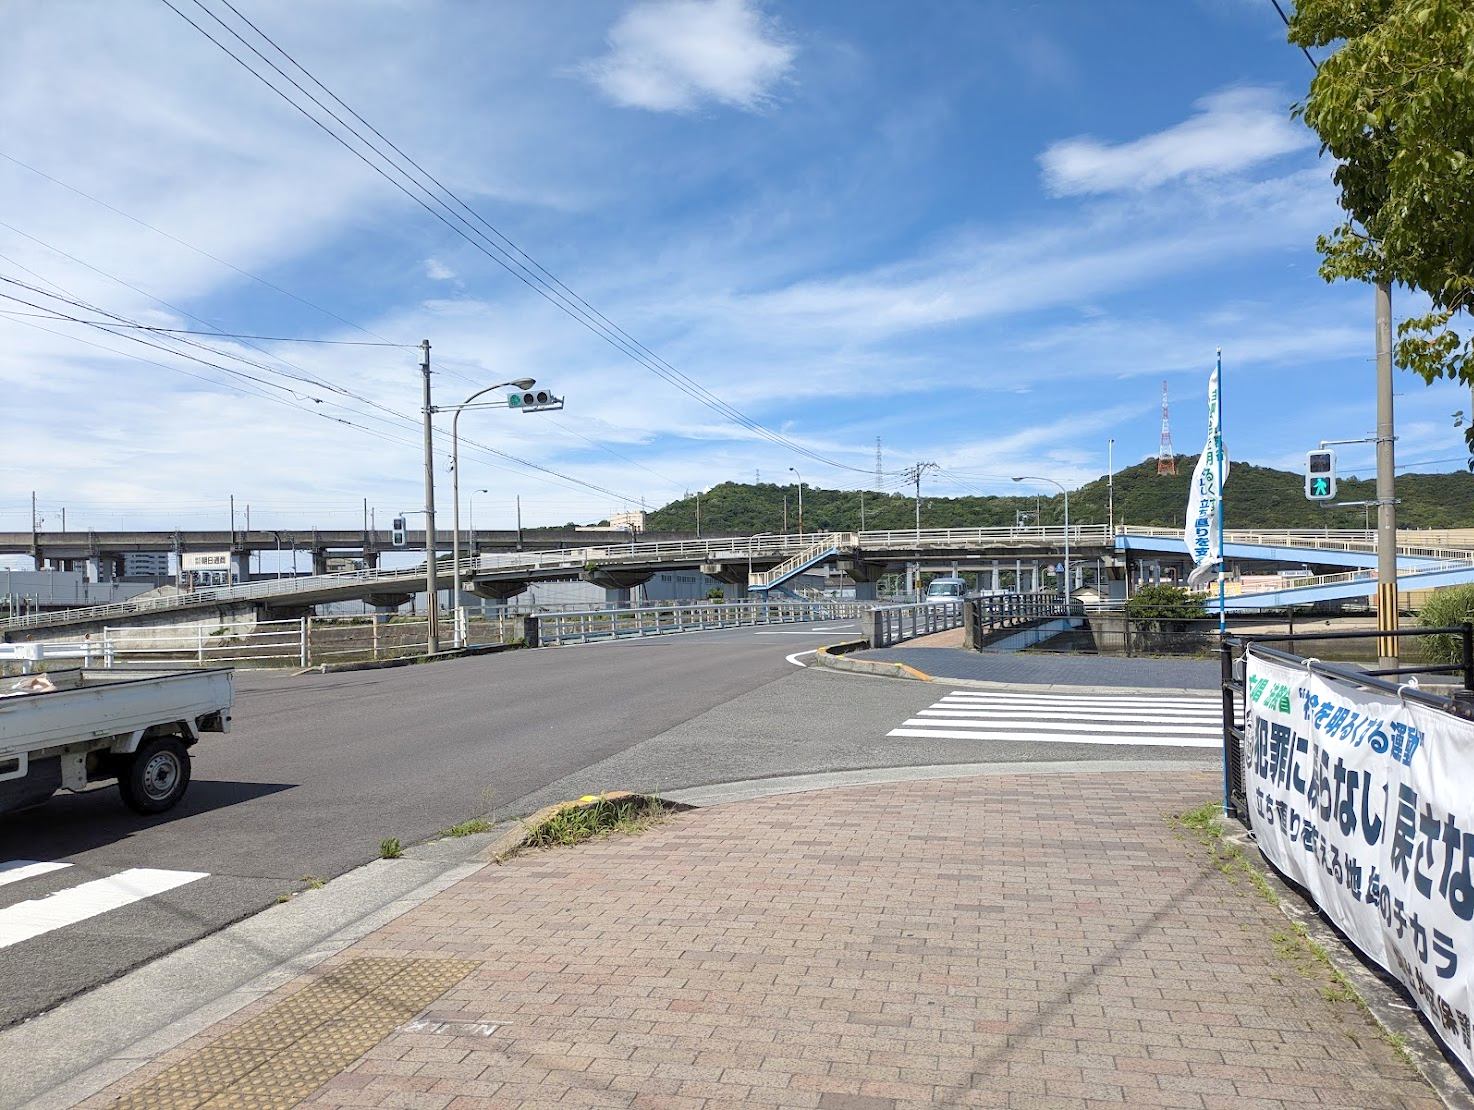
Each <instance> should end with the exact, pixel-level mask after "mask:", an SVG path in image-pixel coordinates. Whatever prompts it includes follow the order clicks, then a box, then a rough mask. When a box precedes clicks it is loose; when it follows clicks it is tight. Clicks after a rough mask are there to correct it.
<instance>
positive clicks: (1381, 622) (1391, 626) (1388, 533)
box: [1377, 281, 1398, 667]
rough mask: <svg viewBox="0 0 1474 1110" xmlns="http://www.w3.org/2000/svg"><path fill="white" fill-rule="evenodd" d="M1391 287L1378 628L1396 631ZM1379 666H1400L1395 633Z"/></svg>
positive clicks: (1380, 446)
mask: <svg viewBox="0 0 1474 1110" xmlns="http://www.w3.org/2000/svg"><path fill="white" fill-rule="evenodd" d="M1392 428H1393V424H1392V286H1391V284H1390V283H1388V282H1385V281H1379V282H1378V283H1377V631H1378V632H1395V631H1396V630H1397V497H1396V493H1395V486H1394V475H1395V473H1396V470H1395V467H1394V464H1393V443H1394V441H1395V439H1396V437H1395V436H1394V435H1393V434H1392ZM1377 655H1378V656H1379V657H1380V666H1382V667H1395V666H1397V665H1398V663H1397V660H1398V646H1397V637H1396V636H1379V637H1378V638H1377Z"/></svg>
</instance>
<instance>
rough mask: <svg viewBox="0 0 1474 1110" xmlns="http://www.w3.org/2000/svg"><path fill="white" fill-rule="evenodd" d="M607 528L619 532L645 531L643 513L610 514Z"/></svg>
mask: <svg viewBox="0 0 1474 1110" xmlns="http://www.w3.org/2000/svg"><path fill="white" fill-rule="evenodd" d="M609 527H610V528H613V529H616V530H619V531H625V532H629V531H635V532H643V531H644V530H645V514H644V513H610V514H609Z"/></svg>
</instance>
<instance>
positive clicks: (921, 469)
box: [906, 462, 941, 543]
mask: <svg viewBox="0 0 1474 1110" xmlns="http://www.w3.org/2000/svg"><path fill="white" fill-rule="evenodd" d="M940 469H941V467H939V466H938V465H937V464H936V463H934V462H919V463H917V464H916V465H915V466H913V467H911V468H910V469H909V470H907V471H906V480H907V481H908V482H915V483H916V542H917V543H920V542H921V476H922V475H923V474H925V473H926V472H927V471H928V470H940Z"/></svg>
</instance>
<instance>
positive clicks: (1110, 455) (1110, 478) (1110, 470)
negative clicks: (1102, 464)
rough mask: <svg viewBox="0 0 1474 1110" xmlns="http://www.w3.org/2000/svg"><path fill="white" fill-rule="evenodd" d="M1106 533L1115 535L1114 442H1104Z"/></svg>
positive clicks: (1112, 440)
mask: <svg viewBox="0 0 1474 1110" xmlns="http://www.w3.org/2000/svg"><path fill="white" fill-rule="evenodd" d="M1106 531H1107V532H1108V533H1109V534H1110V535H1112V536H1114V535H1115V534H1116V441H1115V440H1114V439H1111V440H1108V441H1107V442H1106Z"/></svg>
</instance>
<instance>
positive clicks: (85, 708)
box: [0, 668, 234, 760]
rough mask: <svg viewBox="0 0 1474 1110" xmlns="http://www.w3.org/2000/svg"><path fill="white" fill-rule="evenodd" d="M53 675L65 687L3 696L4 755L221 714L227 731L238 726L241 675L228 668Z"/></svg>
mask: <svg viewBox="0 0 1474 1110" xmlns="http://www.w3.org/2000/svg"><path fill="white" fill-rule="evenodd" d="M48 677H50V678H51V679H52V680H53V681H54V682H56V683H57V686H58V688H57V689H55V690H48V691H44V692H37V693H23V694H19V695H15V696H11V697H0V760H4V759H6V758H7V757H12V756H15V755H19V754H21V753H26V752H29V753H39V752H40V751H43V750H46V749H50V748H54V747H59V746H61V745H65V744H72V743H77V742H86V741H89V740H97V739H100V738H102V737H107V736H125V735H128V734H132V733H135V732H137V731H139V730H141V729H146V728H148V727H150V726H151V725H158V724H164V723H167V722H173V721H185V722H187V723H188V725H189V728H190V730H191V731H194V729H195V726H196V722H197V721H198V720H200V719H201V718H204V717H208V716H210V715H212V714H216V713H218V714H220V728H219V731H221V732H225V731H228V730H229V728H230V707H231V704H232V702H233V701H234V673H233V672H232V671H231V670H230V669H228V668H219V669H211V670H191V671H177V670H175V671H168V670H131V669H122V668H119V669H112V670H75V671H62V672H58V673H54V674H51V675H49V676H48Z"/></svg>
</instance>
